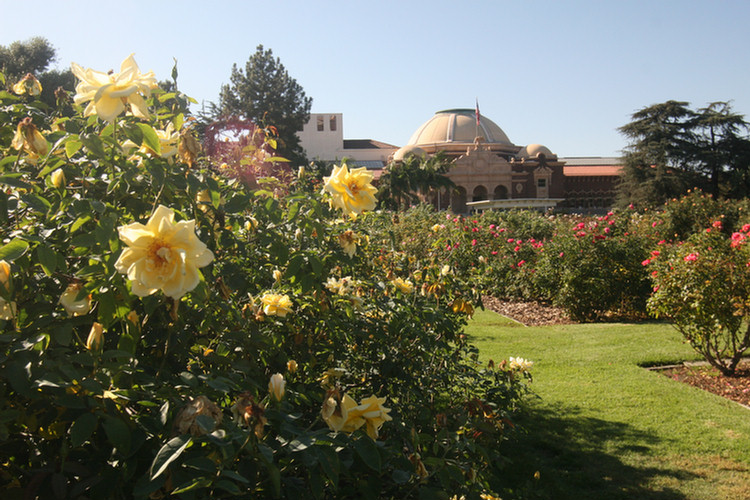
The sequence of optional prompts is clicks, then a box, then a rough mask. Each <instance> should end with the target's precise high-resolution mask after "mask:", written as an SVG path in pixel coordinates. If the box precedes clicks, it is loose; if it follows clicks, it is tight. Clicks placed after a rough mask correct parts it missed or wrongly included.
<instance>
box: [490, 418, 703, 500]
mask: <svg viewBox="0 0 750 500" xmlns="http://www.w3.org/2000/svg"><path fill="white" fill-rule="evenodd" d="M576 413H577V412H576V411H575V410H571V408H560V409H559V410H550V409H547V408H539V407H534V408H532V409H531V410H527V411H525V412H524V413H523V414H522V415H520V417H519V418H517V419H516V420H517V422H518V424H519V426H520V428H521V429H523V430H522V431H519V432H516V433H515V435H513V436H512V437H511V438H510V440H509V441H507V442H504V443H503V445H502V447H503V449H504V450H505V451H504V453H503V455H504V456H506V457H508V458H509V459H510V461H511V463H509V464H506V465H504V466H503V467H502V470H501V471H500V473H499V474H498V479H499V480H500V481H501V484H502V486H503V487H505V488H508V487H511V488H512V489H513V493H514V494H515V495H517V496H518V497H520V498H528V499H554V500H565V499H576V500H578V499H587V500H593V499H601V500H605V499H606V500H613V499H623V500H625V499H628V500H630V499H634V498H637V499H639V500H679V499H686V498H687V497H686V496H685V495H684V493H682V492H680V491H678V490H675V489H672V488H669V487H664V486H661V487H660V486H654V485H655V484H662V485H663V484H665V483H668V484H672V485H674V484H675V483H678V484H679V483H681V482H683V481H687V480H689V479H691V478H693V477H695V476H694V474H692V473H690V472H686V471H682V470H674V469H668V468H660V467H653V466H652V464H655V463H658V458H657V457H653V456H648V453H649V449H650V446H651V445H653V444H655V443H656V442H657V441H658V439H657V438H656V437H655V436H653V435H650V434H647V433H644V432H642V431H639V430H636V429H634V428H633V427H632V426H630V425H628V424H624V423H619V422H608V421H606V420H601V419H597V418H591V417H587V416H580V415H576ZM630 454H632V455H634V456H635V457H634V459H633V462H634V463H639V462H640V463H645V464H646V465H643V466H634V465H629V464H626V463H624V462H623V461H622V460H621V459H620V458H619V457H620V456H622V455H630ZM637 455H641V456H642V457H641V458H640V460H639V458H638V457H637ZM535 471H538V472H539V477H538V479H534V478H533V475H534V472H535ZM498 489H499V490H500V489H502V488H498ZM509 493H510V492H509Z"/></svg>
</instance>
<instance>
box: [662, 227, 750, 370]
mask: <svg viewBox="0 0 750 500" xmlns="http://www.w3.org/2000/svg"><path fill="white" fill-rule="evenodd" d="M726 229H729V231H728V232H729V235H728V234H727V232H725V231H724V230H726ZM748 231H750V224H748V225H745V226H742V227H741V228H737V231H732V228H731V227H730V228H727V227H726V226H725V225H724V223H723V222H722V220H715V221H714V222H713V223H712V224H711V225H710V226H709V227H708V228H705V229H704V230H703V231H701V232H699V233H696V234H694V235H692V236H691V237H690V238H688V240H687V241H685V242H678V243H675V244H671V245H670V244H663V245H661V246H660V248H661V250H659V251H655V252H654V254H653V256H652V258H651V259H649V262H648V264H647V265H648V268H649V270H650V271H651V277H652V281H653V285H654V292H653V294H652V296H651V298H650V299H649V301H648V306H649V310H650V311H651V312H652V313H653V314H654V315H655V316H657V317H663V318H667V319H669V320H670V321H671V322H672V323H673V324H674V326H675V328H677V330H678V331H679V332H680V333H681V334H682V335H683V336H684V337H685V339H686V340H687V341H688V342H689V343H690V345H691V346H692V347H693V349H695V350H696V351H697V352H699V353H700V354H701V355H702V356H703V357H704V358H705V359H706V361H708V362H709V363H710V364H711V365H712V366H714V367H716V368H717V369H719V371H721V372H722V373H723V374H725V375H733V374H734V372H735V369H736V367H737V364H738V363H739V361H740V359H741V358H742V356H743V355H744V353H745V352H746V351H747V349H748V348H749V347H750V325H749V324H748V320H749V319H750V249H749V248H748V247H747V242H746V241H747V236H748ZM656 252H658V253H656Z"/></svg>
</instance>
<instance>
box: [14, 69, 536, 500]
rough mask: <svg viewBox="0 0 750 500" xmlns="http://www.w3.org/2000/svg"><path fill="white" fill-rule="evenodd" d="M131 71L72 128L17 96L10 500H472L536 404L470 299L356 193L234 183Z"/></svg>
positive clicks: (69, 119)
mask: <svg viewBox="0 0 750 500" xmlns="http://www.w3.org/2000/svg"><path fill="white" fill-rule="evenodd" d="M129 61H130V62H127V61H126V63H127V64H125V66H126V70H127V71H126V70H123V72H122V74H114V75H112V76H111V78H112V79H113V80H112V81H113V82H115V83H113V85H114V87H102V88H99V89H98V90H97V89H96V88H94V87H96V85H98V84H100V83H98V82H99V80H97V79H96V78H93V76H92V75H94V74H95V73H91V72H85V71H84V70H82V69H81V70H80V71H77V74H78V75H79V78H83V79H84V80H85V81H84V83H85V85H83V84H82V85H79V87H78V92H79V97H78V101H79V104H76V105H75V106H74V107H75V108H76V113H75V114H73V115H71V116H62V115H61V114H60V113H59V112H58V111H59V110H51V111H50V112H49V113H46V112H45V111H44V109H45V108H44V107H43V106H41V105H40V104H39V103H38V102H36V101H34V98H33V97H28V96H14V95H12V94H10V93H8V92H0V124H2V125H0V183H2V184H3V190H2V191H1V192H0V239H1V240H2V246H0V261H1V262H0V374H2V377H0V394H2V398H0V463H2V464H3V465H2V470H1V473H0V481H1V483H0V487H2V488H3V490H4V493H3V497H4V498H20V497H26V498H141V499H145V498H165V497H167V496H173V497H177V498H185V499H194V498H230V497H231V498H278V497H289V498H300V497H302V496H309V497H312V498H330V497H341V498H350V497H355V496H356V497H357V498H359V497H363V498H387V497H398V498H416V497H429V498H448V497H450V496H451V495H454V494H469V495H473V496H474V497H476V496H478V494H479V493H480V492H482V491H484V490H485V488H487V485H488V476H487V475H488V474H489V472H488V471H489V470H490V464H491V463H493V462H496V461H499V460H500V457H499V450H498V449H497V443H498V441H499V440H502V437H503V433H504V432H505V429H506V428H507V427H508V422H509V421H508V417H509V416H510V414H511V412H512V411H513V409H514V407H515V405H516V402H517V401H518V399H519V398H520V396H521V394H522V393H523V391H524V386H523V384H522V378H521V377H519V376H518V374H517V373H514V370H513V369H512V368H510V367H509V366H506V365H502V364H501V365H498V367H497V368H484V367H481V366H479V365H478V363H477V361H476V360H477V353H476V349H474V348H473V347H472V346H471V345H470V344H468V342H467V340H466V338H465V337H464V336H463V335H462V333H461V328H462V326H463V325H464V324H465V321H466V318H467V313H469V312H470V309H471V303H472V301H473V300H475V299H476V293H475V292H474V291H473V290H472V286H471V285H470V284H469V283H468V282H466V281H465V280H464V278H463V277H461V276H457V275H451V274H445V273H442V272H441V271H442V264H438V262H436V261H431V260H429V259H422V258H420V259H415V258H414V257H412V256H409V255H408V254H406V253H404V252H403V251H401V250H400V249H398V248H394V246H393V239H392V238H388V237H385V235H386V234H387V230H386V226H387V224H389V223H390V215H387V214H380V215H379V214H371V213H369V212H364V213H362V214H361V215H360V216H359V217H357V218H356V219H355V218H351V217H349V214H348V213H346V209H347V207H355V208H358V209H361V210H359V211H364V210H366V207H367V206H369V205H367V204H361V203H359V202H358V200H356V199H355V200H352V199H348V198H346V197H347V196H349V195H348V194H347V192H346V190H340V189H338V190H337V188H336V187H335V186H333V187H331V186H328V187H329V188H330V189H329V192H330V193H331V194H330V195H326V198H322V197H321V195H320V194H319V193H320V190H319V189H318V188H316V189H315V190H314V191H312V190H311V189H312V188H311V186H312V185H313V184H312V183H310V182H308V181H307V180H306V179H305V177H304V174H301V177H300V178H299V179H297V180H295V179H294V177H293V176H290V177H289V179H291V180H290V181H289V182H288V183H286V185H285V186H284V189H280V188H279V184H278V183H266V182H264V181H263V179H257V180H258V185H259V187H258V188H257V189H250V188H249V187H248V186H246V185H245V184H244V183H243V182H241V181H240V179H238V178H237V177H238V176H237V175H236V172H230V175H225V171H224V170H225V169H224V170H223V169H221V168H220V166H218V165H214V164H212V163H211V162H210V160H208V159H206V158H203V157H201V156H200V155H199V154H198V151H197V148H196V147H195V139H194V138H193V137H192V130H191V126H190V124H191V123H192V120H191V118H190V116H189V112H188V109H187V103H188V102H189V99H188V98H187V97H186V96H184V95H182V94H181V93H179V92H170V93H164V92H162V91H161V90H159V89H158V88H155V86H154V85H155V79H153V78H152V76H150V74H142V73H140V71H139V70H138V68H137V66H135V67H134V65H135V62H134V61H132V60H129ZM98 75H99V77H100V79H103V81H108V80H107V79H108V78H110V76H108V75H104V74H98ZM123 79H125V80H127V82H125V83H127V85H126V84H124V83H122V82H121V81H120V80H123ZM152 80H153V81H152ZM121 83H122V88H120V87H118V85H120V84H121ZM131 84H132V85H131ZM113 89H114V90H116V91H117V94H116V96H115V97H112V96H111V95H110V94H109V91H111V90H113ZM128 92H131V94H128ZM87 98H88V99H89V101H90V102H89V101H86V99H87ZM123 98H127V99H126V101H125V102H124V101H123V100H122V99H123ZM81 100H83V101H84V102H83V103H81V102H80V101H81ZM80 104H84V105H87V108H86V109H85V110H83V109H82V108H81V106H80ZM125 104H127V109H125ZM121 105H122V109H121ZM97 106H99V107H97ZM126 111H130V114H124V113H126ZM19 124H20V125H19ZM19 126H20V128H19ZM40 137H41V139H40ZM262 146H263V147H262V148H261V147H255V148H254V149H253V151H251V152H250V153H251V157H249V158H242V159H239V160H238V161H239V162H240V165H245V164H246V163H243V160H246V161H248V162H252V161H255V160H254V158H256V156H257V155H255V154H254V153H257V152H258V151H259V150H261V149H263V150H265V148H266V147H267V146H268V147H270V146H272V144H271V143H270V141H267V143H266V144H263V145H262ZM260 156H262V158H261V160H262V161H264V162H268V161H271V160H269V155H265V154H264V155H260ZM338 174H339V175H341V176H346V175H350V174H351V175H353V176H356V177H357V179H358V180H357V182H361V184H362V186H365V187H367V182H366V179H365V178H364V177H366V173H365V172H362V171H358V172H341V171H339V172H338ZM339 180H340V181H341V182H342V183H344V184H347V185H348V181H347V180H346V179H339ZM264 187H268V189H264ZM327 201H331V202H333V203H334V204H335V207H337V208H342V209H344V211H345V213H343V214H342V213H341V212H340V211H339V210H338V209H337V208H332V207H331V206H330V205H329V203H327ZM342 216H343V218H342ZM397 278H398V279H399V280H397ZM410 284H412V285H414V286H411V287H410ZM422 290H424V292H425V293H421V292H422ZM474 303H475V302H474Z"/></svg>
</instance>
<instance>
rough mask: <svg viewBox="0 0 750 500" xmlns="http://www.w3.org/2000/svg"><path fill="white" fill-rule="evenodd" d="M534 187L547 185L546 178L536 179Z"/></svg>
mask: <svg viewBox="0 0 750 500" xmlns="http://www.w3.org/2000/svg"><path fill="white" fill-rule="evenodd" d="M536 187H538V188H542V189H544V188H546V187H547V179H537V180H536Z"/></svg>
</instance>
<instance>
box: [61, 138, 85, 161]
mask: <svg viewBox="0 0 750 500" xmlns="http://www.w3.org/2000/svg"><path fill="white" fill-rule="evenodd" d="M81 147H83V143H82V142H81V141H79V140H78V139H68V142H66V143H65V155H66V156H67V157H68V158H70V157H72V156H73V155H74V154H76V153H77V152H78V151H79V150H80V149H81Z"/></svg>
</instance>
